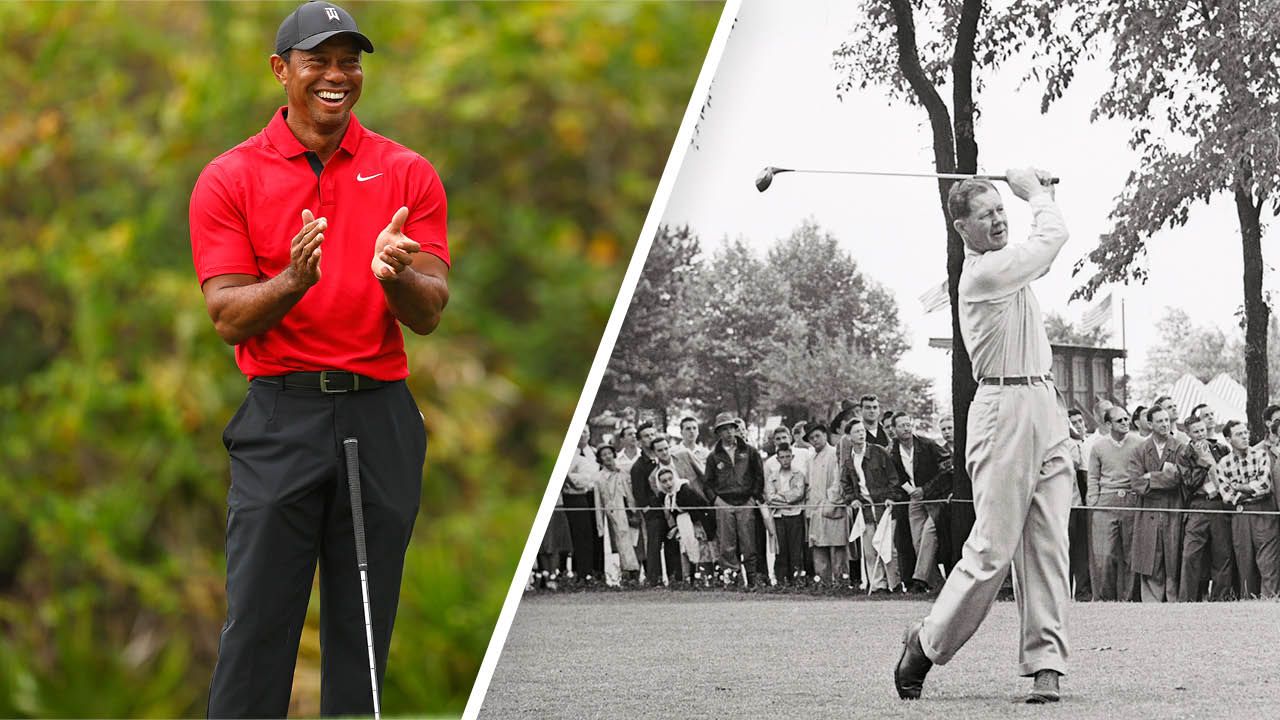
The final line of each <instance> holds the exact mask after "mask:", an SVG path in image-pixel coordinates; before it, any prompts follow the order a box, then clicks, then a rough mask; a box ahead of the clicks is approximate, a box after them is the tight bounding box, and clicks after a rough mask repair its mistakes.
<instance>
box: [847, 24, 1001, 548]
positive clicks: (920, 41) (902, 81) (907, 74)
mask: <svg viewBox="0 0 1280 720" xmlns="http://www.w3.org/2000/svg"><path fill="white" fill-rule="evenodd" d="M861 8H862V10H863V12H864V14H865V16H866V17H865V19H864V21H863V22H862V23H860V24H859V25H858V26H857V27H856V28H855V29H854V32H853V36H854V37H853V39H852V40H850V41H848V42H845V43H843V44H842V45H841V46H840V47H839V48H837V49H836V51H835V52H834V53H833V57H834V65H835V68H836V70H837V71H838V72H841V73H842V74H843V75H844V76H845V77H844V79H842V80H841V82H840V84H839V85H837V88H836V93H837V95H838V96H839V95H842V93H844V92H848V91H849V90H851V89H852V88H853V87H855V86H857V87H862V88H866V87H870V86H873V85H874V86H877V87H881V88H886V89H888V90H889V91H890V92H891V93H892V94H893V95H895V96H897V97H899V98H903V99H905V100H906V101H908V102H910V103H913V104H915V105H918V106H920V107H921V108H923V109H924V110H925V113H926V114H927V117H928V120H929V129H930V133H931V135H932V140H933V165H934V169H935V170H936V171H937V172H940V173H955V172H961V173H976V172H977V170H978V139H977V135H976V133H975V128H974V122H975V120H976V119H977V117H978V114H979V112H978V103H977V98H976V93H977V92H979V91H980V90H981V82H982V81H981V78H982V75H981V71H982V70H990V69H992V68H993V67H994V66H995V64H996V63H997V62H998V61H999V60H1000V59H1001V58H1002V57H1003V55H1002V54H1001V51H1002V46H1003V43H1004V42H1006V41H1005V40H1004V39H1002V38H1000V37H999V33H998V32H991V31H989V32H988V33H987V34H986V35H982V34H980V32H979V30H980V28H981V26H982V22H983V20H984V14H985V10H986V3H985V2H983V0H863V2H862V4H861ZM920 18H923V22H921V21H920V20H919V19H920ZM921 27H923V28H924V29H923V31H921V30H920V28H921ZM993 28H994V29H996V30H1000V31H1003V30H1006V29H1007V23H998V24H996V25H994V26H993ZM947 83H950V85H951V105H950V107H948V105H947V103H946V101H944V100H943V98H942V95H941V94H940V93H939V88H940V87H942V86H944V85H945V84H947ZM950 187H951V183H950V182H949V181H940V182H939V183H938V202H939V205H940V207H941V208H942V210H943V214H942V221H943V231H942V233H940V236H942V237H945V238H946V248H947V291H948V294H949V296H950V300H951V335H952V337H953V338H955V342H954V343H953V351H952V353H951V410H952V415H953V417H954V419H955V429H956V436H955V447H956V448H957V452H956V456H955V467H956V472H955V481H956V495H957V496H958V497H961V498H967V497H970V496H971V495H972V491H971V490H972V489H971V487H970V481H969V477H968V475H967V473H966V472H965V470H964V467H965V463H964V448H965V440H966V438H965V433H966V432H967V425H968V417H969V404H970V403H971V402H972V401H973V396H974V393H975V392H976V391H977V384H976V383H975V382H974V380H973V364H972V362H971V360H970V358H969V351H968V349H967V348H966V347H965V346H964V342H963V338H962V337H961V333H960V315H959V307H960V304H959V302H958V297H959V295H958V293H959V286H960V271H961V269H962V268H963V266H964V244H963V242H962V241H961V239H960V236H959V234H958V233H957V232H956V231H955V229H954V228H953V227H952V225H951V223H950V222H948V221H947V217H946V205H947V192H948V191H949V189H950ZM951 512H952V523H951V527H952V531H953V532H952V537H953V540H955V541H957V542H959V541H960V538H962V537H964V536H965V535H967V534H968V529H969V528H970V527H972V524H973V517H972V512H971V511H970V510H969V508H968V506H967V505H965V504H963V503H961V504H958V505H956V506H953V508H952V510H951Z"/></svg>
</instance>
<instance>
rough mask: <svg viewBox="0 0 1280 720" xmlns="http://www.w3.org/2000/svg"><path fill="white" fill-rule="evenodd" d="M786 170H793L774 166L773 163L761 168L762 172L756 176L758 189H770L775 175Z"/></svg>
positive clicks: (761, 190)
mask: <svg viewBox="0 0 1280 720" xmlns="http://www.w3.org/2000/svg"><path fill="white" fill-rule="evenodd" d="M784 172H791V171H790V170H788V169H787V168H780V167H773V166H772V165H770V166H769V167H767V168H765V169H763V170H761V171H760V174H759V175H757V176H756V190H759V191H760V192H764V191H765V190H768V189H769V186H770V185H772V184H773V176H774V175H777V174H778V173H784Z"/></svg>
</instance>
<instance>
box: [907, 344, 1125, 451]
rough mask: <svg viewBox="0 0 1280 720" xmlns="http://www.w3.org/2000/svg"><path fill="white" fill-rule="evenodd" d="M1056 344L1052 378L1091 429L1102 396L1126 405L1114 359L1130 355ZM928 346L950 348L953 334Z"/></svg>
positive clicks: (1069, 403) (1115, 350)
mask: <svg viewBox="0 0 1280 720" xmlns="http://www.w3.org/2000/svg"><path fill="white" fill-rule="evenodd" d="M1050 345H1051V347H1052V348H1053V379H1054V384H1055V385H1057V386H1058V391H1059V392H1061V393H1062V397H1063V399H1064V400H1066V401H1067V407H1069V408H1079V409H1080V410H1081V411H1082V412H1083V413H1084V414H1085V417H1086V418H1087V422H1088V424H1089V429H1090V430H1092V429H1093V426H1094V424H1095V420H1094V418H1095V417H1096V415H1095V412H1094V411H1095V409H1096V408H1097V406H1098V401H1099V400H1108V401H1110V402H1112V403H1114V404H1118V405H1126V404H1127V403H1126V401H1127V400H1128V398H1125V397H1121V396H1120V395H1119V394H1117V391H1116V382H1117V380H1119V379H1120V378H1118V377H1117V376H1116V373H1115V363H1114V361H1115V360H1120V359H1123V358H1125V357H1127V356H1128V353H1127V352H1126V351H1124V350H1121V349H1120V348H1105V347H1089V346H1087V345H1060V344H1058V343H1050ZM929 347H935V348H940V349H943V350H947V351H948V352H949V351H950V350H951V338H930V339H929Z"/></svg>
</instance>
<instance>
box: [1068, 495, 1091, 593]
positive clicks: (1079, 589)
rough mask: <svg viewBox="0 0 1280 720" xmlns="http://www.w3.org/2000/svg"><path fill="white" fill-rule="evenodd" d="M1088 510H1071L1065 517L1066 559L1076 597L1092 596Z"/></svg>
mask: <svg viewBox="0 0 1280 720" xmlns="http://www.w3.org/2000/svg"><path fill="white" fill-rule="evenodd" d="M1089 547H1090V545H1089V511H1088V510H1072V511H1071V515H1070V516H1069V517H1068V519H1067V549H1068V561H1069V562H1070V566H1071V579H1072V580H1074V581H1075V584H1076V597H1078V598H1087V597H1092V596H1093V582H1092V579H1091V577H1090V575H1089Z"/></svg>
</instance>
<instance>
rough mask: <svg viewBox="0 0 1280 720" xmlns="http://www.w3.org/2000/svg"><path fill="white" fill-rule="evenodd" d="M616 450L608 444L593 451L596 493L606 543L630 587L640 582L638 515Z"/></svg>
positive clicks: (628, 476) (623, 581)
mask: <svg viewBox="0 0 1280 720" xmlns="http://www.w3.org/2000/svg"><path fill="white" fill-rule="evenodd" d="M617 452H618V451H617V450H616V449H615V448H614V447H613V446H612V445H609V444H601V445H600V446H599V447H597V448H596V461H597V462H598V463H599V465H600V473H599V476H598V478H597V479H596V490H597V491H598V492H599V494H600V505H601V507H602V508H603V510H604V517H605V521H606V525H607V527H608V530H609V540H610V543H611V544H612V545H613V550H614V552H616V553H618V565H619V566H620V568H621V570H622V584H623V585H630V584H633V583H636V582H639V580H640V563H639V561H638V560H637V559H636V535H637V534H639V531H640V523H641V519H640V511H639V510H637V509H636V500H635V498H634V497H633V496H632V494H631V477H630V473H628V472H627V471H625V470H623V469H621V468H619V467H618V464H617Z"/></svg>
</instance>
